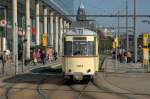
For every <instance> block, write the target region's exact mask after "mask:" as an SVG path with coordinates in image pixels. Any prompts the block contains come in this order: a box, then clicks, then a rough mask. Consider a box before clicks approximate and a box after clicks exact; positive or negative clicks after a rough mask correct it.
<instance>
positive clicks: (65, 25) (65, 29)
mask: <svg viewBox="0 0 150 99" xmlns="http://www.w3.org/2000/svg"><path fill="white" fill-rule="evenodd" d="M63 25H64V33H65V32H67V24H66V20H65V19H64V24H63Z"/></svg>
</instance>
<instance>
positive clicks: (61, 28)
mask: <svg viewBox="0 0 150 99" xmlns="http://www.w3.org/2000/svg"><path fill="white" fill-rule="evenodd" d="M59 21H60V22H59V23H60V28H59V35H60V36H59V37H60V38H59V55H60V56H61V55H62V36H63V18H60V20H59Z"/></svg>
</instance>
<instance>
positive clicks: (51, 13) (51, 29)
mask: <svg viewBox="0 0 150 99" xmlns="http://www.w3.org/2000/svg"><path fill="white" fill-rule="evenodd" d="M53 15H54V12H52V11H51V12H50V39H49V40H50V45H51V46H52V47H53V46H54V22H53V20H54V17H53Z"/></svg>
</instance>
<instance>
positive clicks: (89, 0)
mask: <svg viewBox="0 0 150 99" xmlns="http://www.w3.org/2000/svg"><path fill="white" fill-rule="evenodd" d="M74 1H75V3H74V4H75V5H74V6H75V11H76V10H77V8H78V7H79V0H74ZM133 1H134V0H128V7H129V9H128V11H129V13H130V14H133V9H134V7H133ZM83 2H84V5H85V9H86V12H87V14H114V13H117V12H118V11H120V12H121V13H122V14H123V13H125V7H126V5H125V4H126V3H125V2H126V0H83ZM149 5H150V0H136V7H137V12H136V13H137V14H150V6H149ZM92 19H96V21H97V23H98V24H100V25H103V26H106V27H108V26H115V27H117V18H94V17H93V18H92ZM145 19H146V20H150V18H137V21H136V22H137V27H136V29H137V33H138V34H141V33H142V32H149V33H150V24H147V23H142V22H141V21H142V20H145ZM120 20H121V21H120V25H121V26H122V27H124V26H125V18H121V19H120ZM129 26H133V20H132V18H129ZM120 31H122V32H124V31H125V30H120Z"/></svg>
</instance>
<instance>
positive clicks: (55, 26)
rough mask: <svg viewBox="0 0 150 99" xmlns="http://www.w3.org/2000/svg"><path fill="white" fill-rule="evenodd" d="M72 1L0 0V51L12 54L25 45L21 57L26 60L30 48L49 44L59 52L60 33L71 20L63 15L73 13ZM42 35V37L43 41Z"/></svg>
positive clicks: (64, 30) (60, 46)
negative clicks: (7, 51) (22, 44)
mask: <svg viewBox="0 0 150 99" xmlns="http://www.w3.org/2000/svg"><path fill="white" fill-rule="evenodd" d="M73 2H74V1H73V0H0V21H2V22H1V24H0V51H4V50H6V49H9V50H11V51H12V53H13V54H18V52H19V51H20V50H21V48H20V44H21V43H24V45H25V52H26V55H25V57H26V58H27V59H30V57H31V54H30V51H31V47H35V46H41V45H43V44H44V45H43V46H50V47H53V48H54V49H55V50H56V51H57V52H58V53H59V54H60V53H61V49H62V35H63V33H64V32H66V31H67V29H68V28H69V27H70V24H71V22H72V19H71V18H70V17H67V16H64V15H70V14H73V12H74V10H73V9H74V7H73ZM43 35H44V36H45V37H46V40H45V42H44V41H43V39H44V38H43Z"/></svg>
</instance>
